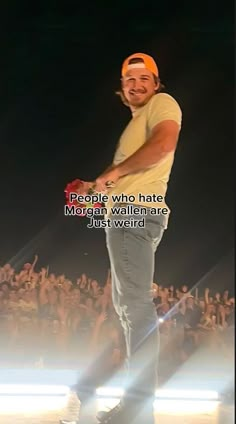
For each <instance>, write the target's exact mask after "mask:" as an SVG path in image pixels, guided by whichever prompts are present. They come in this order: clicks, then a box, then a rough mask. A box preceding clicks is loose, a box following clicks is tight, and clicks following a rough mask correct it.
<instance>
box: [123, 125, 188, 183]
mask: <svg viewBox="0 0 236 424" xmlns="http://www.w3.org/2000/svg"><path fill="white" fill-rule="evenodd" d="M179 131H180V127H179V125H178V124H177V123H176V122H175V121H171V120H169V121H163V122H161V123H160V124H158V125H156V127H154V129H153V131H152V134H151V136H150V138H149V139H148V140H147V141H146V143H145V144H143V146H141V147H140V148H139V149H138V150H137V151H136V152H135V153H134V154H133V155H131V156H130V157H128V158H127V159H126V160H124V161H123V162H121V163H120V164H119V165H117V167H115V168H116V169H117V171H118V173H119V176H120V177H123V176H125V175H128V174H132V173H135V172H138V171H141V170H143V169H146V168H149V167H150V166H152V165H155V164H157V163H158V162H159V161H160V160H161V159H163V158H164V157H165V156H166V155H167V154H168V153H170V152H172V151H175V149H176V146H177V142H178V138H179Z"/></svg>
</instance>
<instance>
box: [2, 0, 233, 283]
mask: <svg viewBox="0 0 236 424" xmlns="http://www.w3.org/2000/svg"><path fill="white" fill-rule="evenodd" d="M163 3H164V2H157V1H149V2H143V1H139V0H136V1H131V0H130V1H128V0H127V1H126V2H123V1H120V2H114V4H111V2H105V1H104V2H101V1H97V2H88V4H83V3H81V5H78V2H70V1H66V2H59V1H47V2H42V1H41V2H36V3H34V2H24V1H23V2H19V1H18V2H13V1H12V2H11V1H8V2H6V3H5V4H4V3H1V6H0V28H1V34H0V35H1V37H0V47H1V66H0V93H1V102H0V137H1V153H0V158H1V159H0V160H1V166H0V173H1V201H0V202H1V205H0V213H1V215H0V264H1V265H3V264H4V263H5V262H10V263H11V264H12V265H13V266H15V267H16V269H18V268H19V267H21V266H22V264H23V263H24V262H26V261H31V260H32V259H33V256H34V254H35V253H38V255H39V264H38V267H40V266H45V265H47V264H49V265H50V270H51V272H56V273H65V274H66V275H67V276H68V277H70V278H75V277H76V276H78V275H80V274H81V273H82V272H83V271H85V272H87V273H88V274H89V275H90V276H91V277H94V278H98V279H99V280H100V281H101V282H103V281H104V279H105V276H106V272H107V268H108V266H109V262H108V257H107V252H106V247H105V237H104V232H103V230H102V229H94V230H88V229H86V225H87V223H88V221H87V220H86V218H78V217H77V218H76V217H73V218H72V217H64V216H63V207H64V193H63V190H64V187H65V185H66V184H67V182H69V181H71V180H73V179H75V178H81V179H85V180H92V179H94V178H95V177H96V176H98V175H99V173H100V172H102V171H103V169H104V168H105V167H106V166H107V165H108V164H109V163H110V162H111V160H112V157H113V153H114V148H115V146H116V144H117V141H118V138H119V136H120V134H121V132H122V130H123V129H124V127H125V125H126V124H127V122H128V121H129V119H130V117H131V115H130V112H129V109H128V108H126V107H124V106H123V105H122V104H121V102H120V100H119V98H118V97H117V96H116V95H115V90H116V89H117V88H118V87H119V82H120V68H121V64H122V62H123V60H124V59H125V58H126V56H127V55H129V54H132V53H134V52H138V51H141V52H145V53H148V54H151V55H153V57H154V58H155V59H156V61H157V64H158V66H159V69H160V76H161V79H162V81H163V83H164V84H165V86H166V92H167V93H169V94H171V95H173V96H174V97H175V98H176V100H177V101H178V102H179V104H180V106H181V108H182V111H183V128H182V132H181V137H180V141H179V145H178V149H177V152H176V160H175V164H174V167H173V170H172V175H171V180H170V184H169V190H168V196H167V203H168V205H169V206H170V208H171V209H172V214H171V219H170V223H169V229H168V231H167V232H166V234H165V237H164V239H163V241H162V243H161V246H160V247H159V250H158V253H157V258H156V259H157V266H156V274H155V279H156V281H157V282H159V283H162V284H163V285H166V284H170V283H173V284H176V285H179V284H182V283H187V284H189V285H190V286H192V285H194V284H196V283H197V282H198V281H199V280H200V282H201V283H202V287H203V286H204V285H209V286H210V287H215V288H222V289H223V288H232V287H233V268H234V267H233V235H232V234H233V201H232V197H233V175H232V170H233V158H232V157H233V154H232V153H233V88H234V84H233V83H234V67H233V65H234V58H233V49H234V40H233V25H234V22H233V3H232V5H231V4H230V2H225V3H222V2H221V3H219V4H218V3H217V2H215V1H214V2H213V1H212V2H208V1H204V2H201V1H198V2H175V3H171V2H170V1H166V2H165V3H164V4H163Z"/></svg>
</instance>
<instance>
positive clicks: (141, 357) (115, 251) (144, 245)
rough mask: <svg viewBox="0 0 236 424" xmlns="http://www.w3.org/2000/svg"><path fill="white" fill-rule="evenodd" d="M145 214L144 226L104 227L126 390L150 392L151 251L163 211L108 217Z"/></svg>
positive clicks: (155, 335) (153, 333) (153, 375)
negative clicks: (122, 346)
mask: <svg viewBox="0 0 236 424" xmlns="http://www.w3.org/2000/svg"><path fill="white" fill-rule="evenodd" d="M132 218H133V219H139V220H142V219H143V218H145V227H144V228H142V227H137V228H115V227H114V226H113V225H112V227H111V228H106V243H107V248H108V253H109V258H110V266H111V277H112V296H113V304H114V307H115V310H116V312H117V314H118V315H119V318H120V321H121V325H122V327H123V331H124V336H125V341H126V351H127V364H128V368H129V373H128V381H127V389H126V390H127V393H128V395H127V396H129V394H130V397H132V398H137V397H140V396H141V397H142V398H147V397H150V396H151V397H153V396H154V392H155V388H156V383H157V363H158V353H159V332H158V326H157V314H156V310H155V307H154V304H153V298H152V283H153V277H154V264H155V252H156V249H157V246H158V245H159V243H160V241H161V239H162V236H163V233H164V230H165V228H166V222H167V217H166V216H163V215H160V216H158V215H150V214H149V213H148V215H147V216H142V215H138V216H137V215H133V216H124V215H119V216H117V215H116V216H110V219H111V222H112V224H113V221H114V220H128V219H129V220H131V221H132Z"/></svg>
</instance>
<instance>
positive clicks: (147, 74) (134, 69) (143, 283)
mask: <svg viewBox="0 0 236 424" xmlns="http://www.w3.org/2000/svg"><path fill="white" fill-rule="evenodd" d="M121 77H122V78H121V91H120V93H119V94H120V96H121V99H122V101H123V103H124V104H125V105H126V106H128V107H129V108H130V110H131V113H132V119H131V120H130V122H129V124H128V126H127V127H126V128H125V130H124V132H123V134H122V135H121V138H120V141H119V144H118V147H117V150H116V152H115V156H114V159H113V163H112V165H111V166H110V167H109V168H108V170H106V171H105V172H104V173H103V174H102V175H100V176H99V177H98V178H97V179H96V181H95V190H96V191H98V192H104V193H107V194H108V195H109V200H108V203H107V204H106V207H107V210H108V215H107V218H109V219H110V222H111V223H112V225H111V226H110V227H109V228H106V242H107V248H108V253H109V258H110V268H111V278H112V296H113V303H114V307H115V310H116V312H117V314H118V315H119V318H120V321H121V324H122V327H123V331H124V335H125V340H126V351H127V365H128V367H129V373H128V380H127V385H126V392H125V395H124V398H123V399H122V401H121V403H120V404H119V405H118V406H117V407H115V408H114V409H112V410H111V411H109V412H105V413H104V414H103V415H102V416H100V418H99V417H98V419H99V421H100V422H101V423H103V424H106V423H107V424H108V423H109V424H131V423H134V424H153V423H154V417H153V410H152V404H153V399H154V394H155V389H156V383H157V378H156V369H157V361H158V351H159V333H158V328H157V316H156V311H155V307H154V304H153V299H152V284H153V278H154V262H155V251H156V249H157V246H158V245H159V243H160V241H161V239H162V236H163V233H164V231H165V229H166V228H167V224H168V218H169V212H170V210H169V208H168V206H167V205H166V203H165V196H166V191H167V184H168V180H169V177H170V173H171V168H172V165H173V161H174V154H175V150H176V146H177V142H178V138H179V132H180V129H181V121H182V113H181V109H180V107H179V105H178V103H177V102H176V100H175V99H174V98H173V97H171V96H170V95H168V94H165V93H162V92H161V89H162V85H161V82H160V78H159V71H158V68H157V65H156V63H155V61H154V60H153V58H152V57H150V56H148V55H146V54H143V53H136V54H133V55H131V56H129V57H128V58H127V59H126V60H125V61H124V63H123V65H122V70H121ZM111 181H112V182H113V187H112V188H111V189H107V182H111ZM120 194H124V195H127V196H131V195H132V196H135V201H134V202H132V205H133V206H134V205H135V206H137V208H140V214H137V215H133V216H127V215H126V216H124V215H122V214H121V215H120V216H119V215H112V213H111V207H112V206H114V202H113V201H112V197H111V196H114V195H120ZM153 195H157V196H158V200H159V201H158V202H155V201H152V197H153ZM147 196H149V198H148V197H147ZM150 198H151V201H148V200H150ZM113 199H114V197H113ZM128 203H129V202H128ZM115 206H119V205H117V204H115ZM122 206H127V205H122ZM143 207H145V208H146V212H147V213H146V215H145V216H143V215H142V213H141V208H143ZM153 208H155V209H157V208H159V209H158V210H159V211H160V208H161V210H162V213H159V214H151V213H150V211H151V209H152V210H153ZM142 210H143V209H142ZM136 212H137V209H136ZM143 218H145V227H142V226H137V227H135V228H132V227H120V228H115V226H114V225H113V224H114V221H115V220H116V221H118V220H119V221H122V220H126V221H127V220H133V219H135V220H139V219H140V220H143ZM144 405H145V407H144Z"/></svg>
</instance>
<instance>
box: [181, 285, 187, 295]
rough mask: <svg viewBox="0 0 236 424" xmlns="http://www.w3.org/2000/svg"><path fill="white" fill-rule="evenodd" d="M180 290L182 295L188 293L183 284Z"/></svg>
mask: <svg viewBox="0 0 236 424" xmlns="http://www.w3.org/2000/svg"><path fill="white" fill-rule="evenodd" d="M181 290H182V292H183V293H187V291H188V286H186V285H185V284H184V285H183V286H182V287H181Z"/></svg>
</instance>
